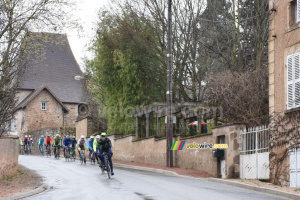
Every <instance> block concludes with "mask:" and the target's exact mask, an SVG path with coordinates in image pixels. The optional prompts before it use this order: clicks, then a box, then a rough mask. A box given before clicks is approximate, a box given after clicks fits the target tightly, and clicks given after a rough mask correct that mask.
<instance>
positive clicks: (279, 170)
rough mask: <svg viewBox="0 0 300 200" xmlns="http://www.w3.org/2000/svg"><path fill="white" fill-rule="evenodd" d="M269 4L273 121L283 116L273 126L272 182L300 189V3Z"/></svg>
mask: <svg viewBox="0 0 300 200" xmlns="http://www.w3.org/2000/svg"><path fill="white" fill-rule="evenodd" d="M269 3H270V4H269V5H270V6H269V7H270V10H271V14H270V18H269V30H270V33H269V109H270V115H271V116H272V117H274V116H276V115H278V116H279V114H280V116H281V120H279V117H278V118H276V117H275V118H271V123H270V130H273V131H271V132H270V133H271V135H270V147H271V148H270V172H271V176H270V178H271V182H273V183H275V184H280V185H282V186H291V187H300V145H296V144H295V142H296V140H297V139H299V136H298V135H299V129H297V128H296V127H295V126H294V125H295V124H294V125H293V124H292V123H291V122H292V121H293V120H295V119H293V118H295V114H299V112H300V1H299V0H270V1H269ZM285 120H286V123H285V122H284V121H285ZM281 123H282V126H281V127H278V126H279V125H280V124H281ZM299 123H300V121H298V123H296V124H299ZM298 128H299V126H298Z"/></svg>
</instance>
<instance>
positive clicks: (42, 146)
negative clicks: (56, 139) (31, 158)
mask: <svg viewBox="0 0 300 200" xmlns="http://www.w3.org/2000/svg"><path fill="white" fill-rule="evenodd" d="M44 143H45V137H44V136H43V135H42V136H41V138H40V139H39V149H40V151H41V152H44Z"/></svg>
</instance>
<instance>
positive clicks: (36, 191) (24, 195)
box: [0, 184, 48, 200]
mask: <svg viewBox="0 0 300 200" xmlns="http://www.w3.org/2000/svg"><path fill="white" fill-rule="evenodd" d="M47 189H48V187H47V186H46V185H44V184H43V185H41V186H40V187H38V188H36V189H34V190H31V191H29V192H25V193H22V194H18V195H14V196H11V197H3V198H0V200H17V199H24V198H27V197H31V196H33V195H37V194H40V193H42V192H44V191H46V190H47Z"/></svg>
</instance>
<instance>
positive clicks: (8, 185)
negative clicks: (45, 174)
mask: <svg viewBox="0 0 300 200" xmlns="http://www.w3.org/2000/svg"><path fill="white" fill-rule="evenodd" d="M42 183H43V180H42V177H41V176H39V175H38V174H36V173H35V172H34V171H32V170H30V169H28V168H25V167H23V166H21V165H19V166H18V172H17V174H15V175H13V176H10V177H7V178H5V179H0V188H1V190H0V198H4V197H10V196H13V195H18V194H21V193H25V192H28V191H31V190H33V189H36V188H38V187H39V186H41V185H42Z"/></svg>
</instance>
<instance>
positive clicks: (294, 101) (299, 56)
mask: <svg viewBox="0 0 300 200" xmlns="http://www.w3.org/2000/svg"><path fill="white" fill-rule="evenodd" d="M286 66H287V109H292V108H297V107H300V52H298V53H295V54H292V55H289V56H288V57H287V64H286Z"/></svg>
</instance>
